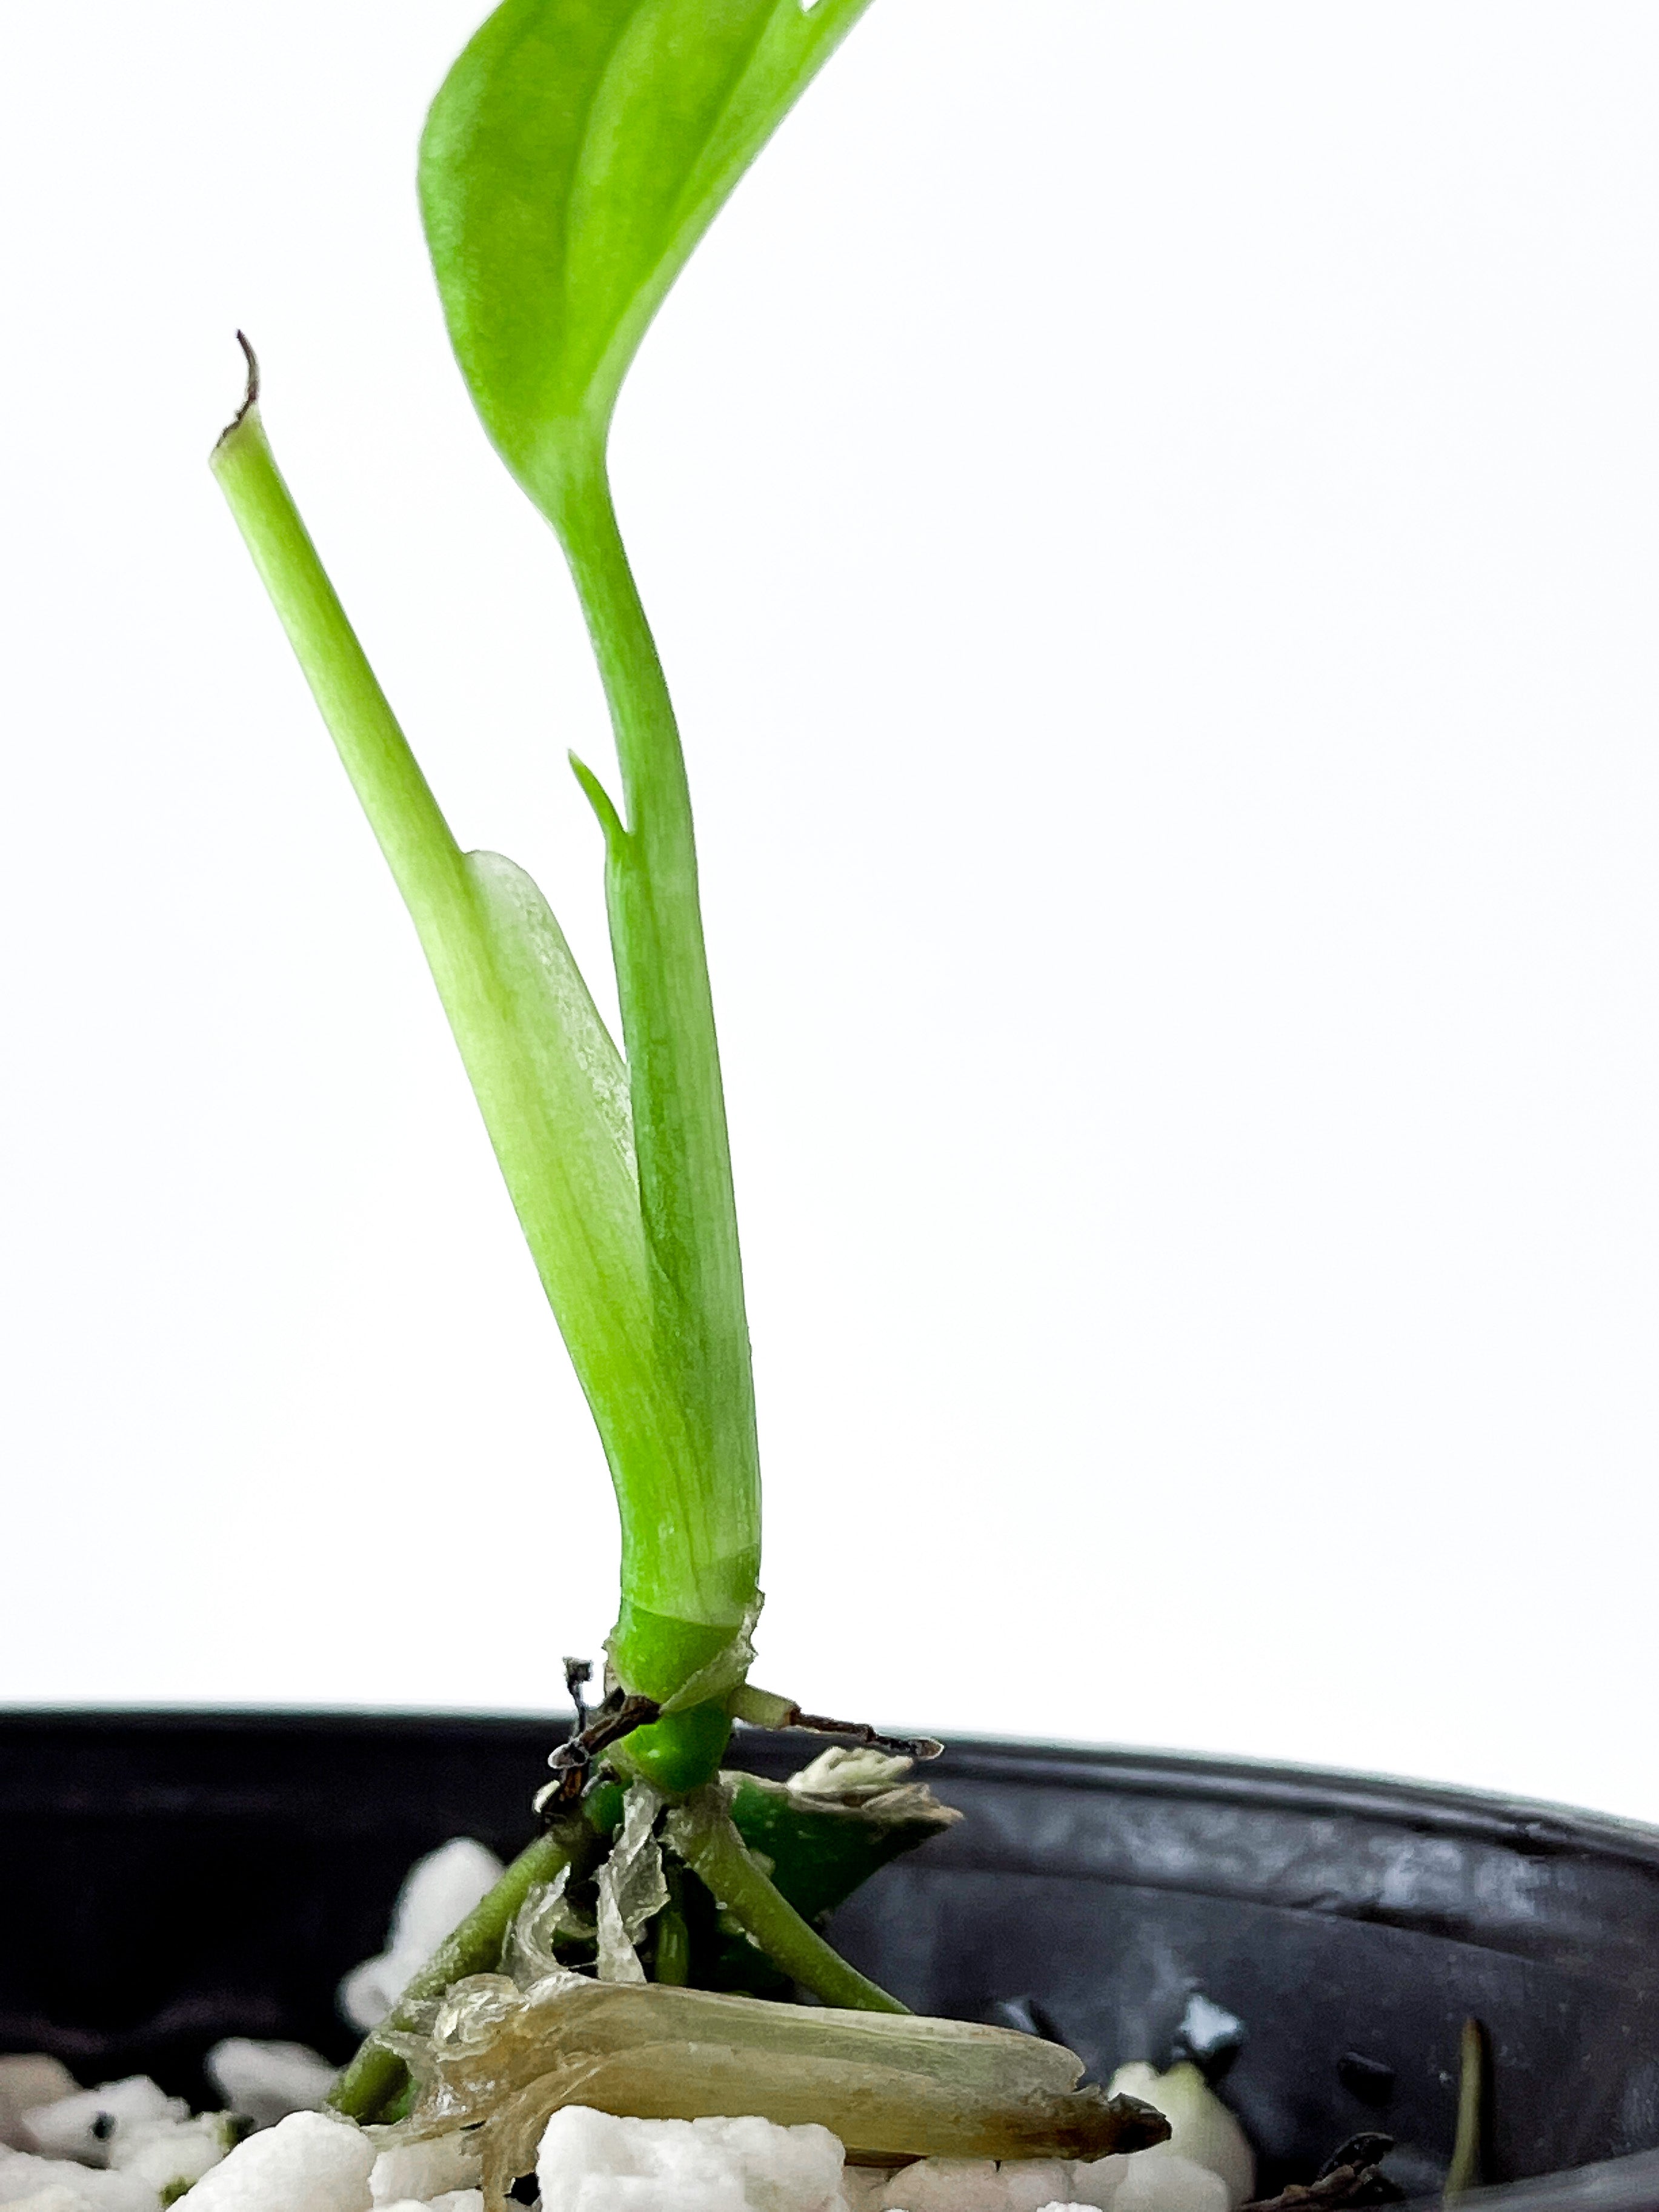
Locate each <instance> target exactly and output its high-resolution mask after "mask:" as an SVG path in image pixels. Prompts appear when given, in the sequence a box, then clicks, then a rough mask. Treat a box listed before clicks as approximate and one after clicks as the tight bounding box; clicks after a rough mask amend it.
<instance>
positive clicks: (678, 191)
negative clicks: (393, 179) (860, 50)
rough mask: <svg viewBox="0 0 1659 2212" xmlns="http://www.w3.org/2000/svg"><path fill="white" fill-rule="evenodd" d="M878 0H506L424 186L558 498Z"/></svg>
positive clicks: (473, 62) (460, 351)
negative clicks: (703, 241)
mask: <svg viewBox="0 0 1659 2212" xmlns="http://www.w3.org/2000/svg"><path fill="white" fill-rule="evenodd" d="M866 4H867V0H817V4H816V5H815V6H813V7H811V8H810V9H805V8H803V7H802V5H801V4H800V0H504V4H503V5H502V6H501V7H499V8H497V9H496V10H495V13H494V15H491V16H490V17H489V19H488V21H486V22H485V23H484V24H483V27H481V28H480V30H479V31H478V32H477V34H476V36H475V37H474V38H473V39H472V40H471V43H470V44H469V45H468V46H467V47H466V49H465V52H463V53H462V55H461V57H460V58H459V61H458V62H457V63H456V64H455V66H454V68H453V70H451V72H450V74H449V76H448V77H447V79H446V80H445V82H444V84H443V86H442V88H441V90H440V91H439V94H438V96H437V98H436V99H435V100H434V102H433V104H432V109H431V112H430V114H429V116H428V120H427V126H426V131H425V134H424V137H423V138H422V147H421V167H420V185H421V205H422V215H423V217H424V220H425V223H426V231H427V240H428V245H429V246H430V248H431V252H432V259H433V265H434V268H435V270H436V272H437V277H438V287H439V290H440V292H441V295H442V299H443V303H444V312H445V314H446V317H447V320H448V324H449V331H450V337H451V339H452V341H453V344H454V348H455V352H456V356H457V357H458V359H459V362H460V364H461V368H462V372H463V374H465V378H466V380H467V384H468V386H469V387H470V389H471V393H472V398H473V401H474V403H475V404H476V405H477V409H478V412H479V414H480V415H481V416H482V417H483V422H484V425H485V428H487V429H488V431H489V435H490V436H491V438H492V439H493V440H494V441H495V445H496V446H497V447H498V448H499V449H500V451H501V454H502V456H503V458H504V459H506V460H507V465H508V466H509V467H510V468H511V469H512V470H513V473H514V474H515V475H516V476H517V477H519V479H520V482H521V483H523V484H524V485H525V487H526V489H527V490H528V491H529V492H530V494H531V495H532V498H534V499H536V500H537V501H538V504H540V505H541V506H542V507H543V508H544V512H549V513H551V512H552V511H553V509H554V508H555V507H556V505H557V502H558V498H559V494H560V488H561V486H562V483H563V482H564V480H565V478H566V477H567V476H568V473H569V471H570V469H571V466H572V462H573V458H574V459H586V458H588V457H591V455H592V454H593V453H597V451H598V450H599V447H602V445H603V442H604V436H605V428H606V426H607V424H608V422H609V421H610V416H611V408H612V406H613V405H614V404H615V400H616V396H617V389H618V387H619V386H620V385H621V383H622V380H623V375H624V374H626V372H627V368H628V364H629V362H630V361H631V360H632V358H633V356H634V354H635V350H636V349H637V347H638V345H639V343H640V340H641V337H643V336H644V334H645V331H646V328H647V325H648V324H649V322H650V320H651V318H652V316H653V314H654V313H656V310H657V308H658V307H659V305H660V304H661V301H662V299H663V297H664V295H665V293H666V292H667V290H668V288H669V286H670V285H671V283H673V281H674V278H675V277H676V276H678V273H679V270H681V269H682V268H683V267H684V264H685V261H686V258H687V257H688V256H689V255H690V252H691V250H692V248H693V247H694V246H696V242H697V240H699V239H700V238H701V237H702V234H703V232H704V231H705V230H706V229H707V228H708V225H709V223H710V222H712V221H713V220H714V216H715V215H716V214H717V213H718V212H719V210H720V207H721V206H722V204H724V202H725V201H726V198H727V197H728V196H729V194H730V193H731V191H732V187H733V186H734V185H736V183H737V182H738V179H739V178H740V177H741V176H742V174H743V173H744V170H745V169H746V168H747V167H749V165H750V162H751V161H753V160H754V158H755V156H756V155H757V153H758V152H759V151H760V149H761V148H762V146H763V145H764V143H766V140H767V139H768V138H769V137H770V136H771V134H772V132H773V131H774V130H775V128H776V126H777V125H778V124H779V122H780V121H781V119H782V118H783V116H784V115H785V114H786V113H787V111H788V109H789V108H790V107H791V106H793V103H794V101H795V100H797V99H798V98H799V95H800V94H801V93H802V92H803V91H804V90H805V87H806V85H807V84H808V83H809V82H811V78H812V77H813V76H814V75H816V73H817V70H818V69H819V68H820V67H821V66H822V65H823V62H824V61H825V60H826V59H827V58H828V57H829V53H830V52H831V51H832V50H833V49H834V47H835V46H836V44H837V43H838V42H839V40H841V39H842V37H843V36H844V35H845V34H846V33H847V31H848V29H849V28H850V27H851V26H852V24H853V22H854V20H855V19H856V17H857V16H858V15H860V13H861V12H862V10H863V9H864V7H865V6H866Z"/></svg>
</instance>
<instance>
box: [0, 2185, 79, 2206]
mask: <svg viewBox="0 0 1659 2212" xmlns="http://www.w3.org/2000/svg"><path fill="white" fill-rule="evenodd" d="M7 2212H81V2200H80V2198H79V2197H77V2196H76V2193H75V2191H73V2190H72V2189H65V2188H64V2185H63V2183H62V2182H61V2181H54V2182H53V2183H52V2185H51V2187H50V2188H48V2189H43V2190H42V2191H40V2195H39V2196H38V2197H12V2198H11V2199H10V2201H9V2205H8V2207H7Z"/></svg>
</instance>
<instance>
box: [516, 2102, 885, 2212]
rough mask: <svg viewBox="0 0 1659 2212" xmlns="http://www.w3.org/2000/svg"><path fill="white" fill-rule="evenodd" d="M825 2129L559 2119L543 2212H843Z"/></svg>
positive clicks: (547, 2138) (540, 2173)
mask: <svg viewBox="0 0 1659 2212" xmlns="http://www.w3.org/2000/svg"><path fill="white" fill-rule="evenodd" d="M841 2172H842V2147H841V2144H840V2143H839V2142H837V2140H836V2137H835V2136H832V2135H831V2134H830V2132H829V2129H828V2128H820V2127H811V2126H807V2127H798V2128H781V2127H777V2126H775V2125H774V2124H773V2123H772V2122H771V2121H770V2120H761V2119H731V2120H726V2119H705V2120H623V2119H617V2118H613V2117H612V2116H611V2114H610V2113H609V2112H592V2111H590V2110H589V2109H588V2107H587V2106H585V2105H567V2106H564V2107H563V2108H562V2110H561V2111H559V2112H555V2113H554V2115H553V2117H552V2118H551V2119H550V2121H549V2122H548V2124H547V2130H546V2132H545V2134H544V2136H543V2137H542V2142H541V2148H540V2151H539V2152H538V2155H537V2161H536V2173H537V2179H538V2181H539V2182H540V2184H541V2192H542V2212H845V2203H846V2200H845V2199H844V2198H843V2197H842V2191H841Z"/></svg>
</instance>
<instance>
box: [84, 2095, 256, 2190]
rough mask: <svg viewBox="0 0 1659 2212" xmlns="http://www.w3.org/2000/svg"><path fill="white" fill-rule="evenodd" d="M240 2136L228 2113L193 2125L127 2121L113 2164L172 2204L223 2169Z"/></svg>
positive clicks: (119, 2131) (207, 2115) (114, 2146)
mask: <svg viewBox="0 0 1659 2212" xmlns="http://www.w3.org/2000/svg"><path fill="white" fill-rule="evenodd" d="M236 2135H237V2128H236V2123H235V2121H234V2119H233V2118H232V2117H231V2115H230V2114H229V2113H228V2112H204V2113H203V2114H202V2116H201V2118H199V2119H194V2120H127V2121H123V2122H122V2123H121V2124H119V2125H118V2127H117V2128H116V2130H115V2133H114V2136H113V2138H112V2141H111V2143H110V2160H109V2162H110V2164H111V2166H112V2167H113V2168H114V2169H115V2171H116V2172H118V2173H131V2174H134V2175H136V2176H137V2179H139V2180H140V2181H142V2182H144V2183H146V2184H147V2185H149V2187H150V2188H151V2189H153V2190H155V2192H156V2194H157V2196H159V2197H161V2198H162V2200H163V2201H164V2202H165V2203H172V2201H173V2198H174V2197H181V2196H183V2194H184V2192H185V2190H187V2189H189V2188H191V2187H192V2186H193V2185H194V2184H195V2183H197V2182H198V2181H199V2180H200V2179H201V2178H202V2176H203V2175H204V2173H206V2172H209V2170H210V2168H211V2167H213V2166H217V2165H218V2163H219V2161H220V2160H221V2159H222V2158H223V2157H224V2156H225V2155H226V2154H227V2153H228V2151H229V2149H230V2148H231V2145H232V2144H233V2143H234V2142H235V2140H236Z"/></svg>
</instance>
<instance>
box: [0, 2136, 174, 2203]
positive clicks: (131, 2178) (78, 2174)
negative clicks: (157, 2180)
mask: <svg viewBox="0 0 1659 2212" xmlns="http://www.w3.org/2000/svg"><path fill="white" fill-rule="evenodd" d="M46 2195H50V2196H52V2197H53V2198H54V2199H59V2198H61V2197H63V2196H64V2195H67V2196H69V2197H70V2198H72V2200H73V2203H74V2212H161V2198H160V2197H158V2196H157V2195H156V2193H155V2191H154V2190H153V2189H149V2188H146V2187H145V2185H144V2184H143V2182H142V2181H140V2180H139V2179H138V2177H137V2174H132V2173H103V2172H99V2171H98V2170H97V2169H96V2168H94V2167H93V2166H78V2165H76V2162H75V2161H74V2160H72V2159H60V2158H37V2157H35V2156H34V2155H33V2154H32V2153H30V2152H28V2151H24V2150H0V2204H3V2205H5V2206H6V2207H7V2212H10V2207H11V2206H12V2205H14V2204H21V2203H27V2201H28V2200H29V2198H31V2197H41V2196H46ZM60 2212H61V2207H60Z"/></svg>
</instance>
